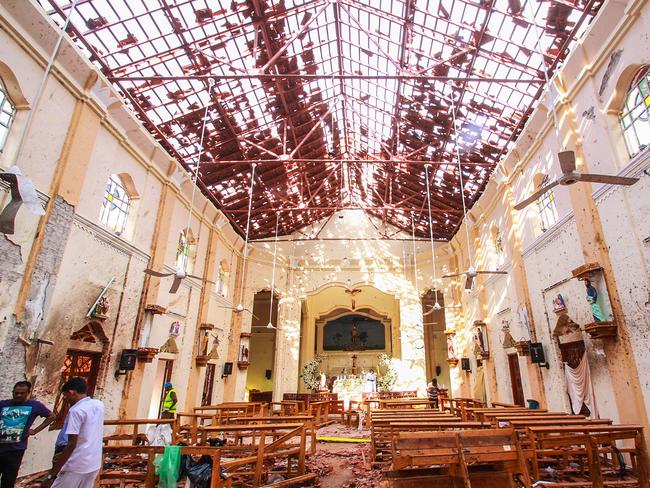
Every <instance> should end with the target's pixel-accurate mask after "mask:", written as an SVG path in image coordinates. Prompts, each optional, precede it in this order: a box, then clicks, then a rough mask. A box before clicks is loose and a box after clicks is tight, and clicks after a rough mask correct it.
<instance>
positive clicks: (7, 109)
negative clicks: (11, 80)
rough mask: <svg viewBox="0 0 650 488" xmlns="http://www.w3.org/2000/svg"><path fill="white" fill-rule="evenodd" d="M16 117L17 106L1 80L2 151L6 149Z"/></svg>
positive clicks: (0, 144)
mask: <svg viewBox="0 0 650 488" xmlns="http://www.w3.org/2000/svg"><path fill="white" fill-rule="evenodd" d="M15 116H16V106H15V105H14V104H13V102H12V101H11V99H10V98H9V94H8V93H7V89H6V88H5V85H4V83H3V82H2V80H0V151H2V149H3V148H4V147H5V143H6V142H7V135H8V134H9V129H10V128H11V123H12V122H13V120H14V117H15Z"/></svg>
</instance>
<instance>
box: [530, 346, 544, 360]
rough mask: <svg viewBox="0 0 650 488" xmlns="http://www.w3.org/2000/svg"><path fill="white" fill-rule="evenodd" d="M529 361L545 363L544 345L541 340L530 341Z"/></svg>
mask: <svg viewBox="0 0 650 488" xmlns="http://www.w3.org/2000/svg"><path fill="white" fill-rule="evenodd" d="M530 362H531V363H533V364H544V363H546V356H544V346H542V343H541V342H531V343H530Z"/></svg>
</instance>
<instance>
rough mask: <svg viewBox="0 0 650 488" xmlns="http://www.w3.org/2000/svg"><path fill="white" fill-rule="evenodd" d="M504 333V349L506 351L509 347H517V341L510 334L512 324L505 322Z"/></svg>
mask: <svg viewBox="0 0 650 488" xmlns="http://www.w3.org/2000/svg"><path fill="white" fill-rule="evenodd" d="M501 330H502V331H503V347H504V349H508V348H509V347H515V340H514V339H513V338H512V334H510V324H508V322H506V321H505V320H504V321H503V327H502V328H501Z"/></svg>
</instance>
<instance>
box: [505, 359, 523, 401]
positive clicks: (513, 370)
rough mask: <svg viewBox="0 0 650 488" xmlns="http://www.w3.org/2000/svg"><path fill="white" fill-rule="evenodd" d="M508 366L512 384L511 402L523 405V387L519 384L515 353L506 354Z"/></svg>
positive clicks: (519, 378) (519, 376) (519, 377)
mask: <svg viewBox="0 0 650 488" xmlns="http://www.w3.org/2000/svg"><path fill="white" fill-rule="evenodd" d="M508 367H509V368H510V384H511V385H512V402H513V403H515V404H517V405H521V406H522V407H523V406H524V388H523V387H522V386H521V373H520V372H519V356H517V354H508Z"/></svg>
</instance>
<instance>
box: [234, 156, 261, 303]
mask: <svg viewBox="0 0 650 488" xmlns="http://www.w3.org/2000/svg"><path fill="white" fill-rule="evenodd" d="M256 167H257V164H255V163H253V165H252V169H251V186H250V189H249V190H248V216H247V217H246V238H245V240H244V262H243V263H242V272H241V279H240V283H239V304H238V305H237V309H240V308H241V309H243V307H244V304H243V303H242V297H243V296H244V276H245V274H246V264H247V261H248V233H249V231H250V228H251V209H252V208H253V188H254V187H255V168H256Z"/></svg>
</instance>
